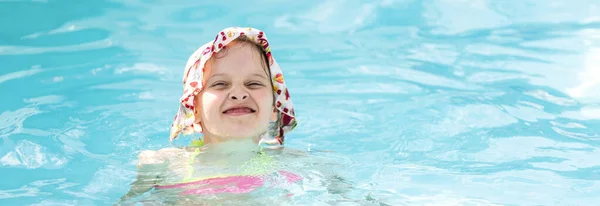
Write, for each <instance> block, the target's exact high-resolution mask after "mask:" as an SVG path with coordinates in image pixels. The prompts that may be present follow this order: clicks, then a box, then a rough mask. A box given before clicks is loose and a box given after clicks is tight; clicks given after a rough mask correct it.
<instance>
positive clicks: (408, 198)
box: [0, 0, 600, 205]
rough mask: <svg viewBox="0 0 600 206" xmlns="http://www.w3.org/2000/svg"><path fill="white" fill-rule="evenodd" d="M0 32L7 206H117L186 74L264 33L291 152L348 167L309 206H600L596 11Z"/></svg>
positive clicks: (85, 8) (136, 0)
mask: <svg viewBox="0 0 600 206" xmlns="http://www.w3.org/2000/svg"><path fill="white" fill-rule="evenodd" d="M0 17H2V18H0V26H1V27H0V28H1V29H0V97H2V98H1V101H0V142H1V144H0V176H2V180H1V181H0V201H1V202H2V205H112V204H114V203H116V202H117V201H118V198H120V197H121V196H122V195H123V194H124V193H126V192H127V190H128V189H129V183H131V182H132V181H133V180H134V178H135V164H136V161H137V159H136V156H137V154H138V153H139V151H141V150H146V149H159V148H163V147H167V146H169V141H168V132H169V126H170V124H171V120H172V118H173V115H174V114H175V111H176V109H177V99H178V98H179V95H180V92H181V91H180V88H181V87H180V81H181V75H182V72H183V66H185V62H186V61H187V58H188V57H189V55H190V54H191V53H192V52H193V51H194V50H195V49H196V48H197V47H198V46H200V45H201V44H203V43H205V42H206V41H208V40H210V39H212V38H214V35H215V34H216V32H218V31H220V30H221V29H222V28H225V27H229V26H250V27H255V28H259V29H262V30H264V31H266V32H267V34H268V35H269V38H270V40H271V45H272V47H273V53H274V55H275V57H276V58H277V59H278V61H279V62H280V65H281V66H282V69H283V70H284V73H285V75H286V82H287V84H288V86H289V87H290V94H291V95H292V98H294V104H295V105H296V107H297V109H296V114H297V115H298V117H297V118H298V121H299V125H298V127H297V128H296V129H295V130H294V131H293V132H292V133H290V134H289V136H287V137H286V142H287V143H286V145H287V147H290V148H294V149H298V150H304V151H307V150H311V151H320V150H330V151H331V152H314V153H310V154H311V155H315V156H321V157H322V158H324V159H333V160H336V161H337V163H339V164H340V165H342V166H343V168H345V169H341V170H340V171H339V173H338V175H339V177H340V178H343V179H344V184H347V185H345V186H340V187H344V188H346V189H347V190H346V191H345V195H339V194H330V193H328V192H327V191H325V192H323V190H322V188H319V187H318V185H319V184H309V183H306V184H307V185H310V187H309V186H305V187H303V190H304V192H303V193H301V194H298V195H297V197H295V198H297V199H298V201H299V202H297V203H298V204H300V203H302V204H304V203H314V204H339V203H349V204H357V205H364V204H369V203H371V204H386V205H595V204H596V203H598V202H600V158H599V157H600V150H599V149H600V148H599V147H600V63H599V59H600V3H598V2H597V1H593V0H575V1H572V0H571V1H566V0H561V1H548V2H546V1H535V0H506V1H492V0H459V1H457V0H437V1H433V0H422V1H417V0H381V1H366V0H365V1H352V0H347V1H343V0H332V1H312V0H311V1H268V0H259V1H252V2H246V1H234V3H216V2H213V3H202V2H200V1H177V2H169V1H140V0H131V1H101V0H98V1H85V2H83V1H74V0H62V1H53V0H36V1H0ZM188 140H189V139H188ZM180 142H185V140H181V141H180ZM315 185H317V186H315ZM338 186H339V185H338ZM315 191H321V192H315ZM344 197H345V198H348V199H344ZM336 202H337V203H336ZM292 204H293V201H292Z"/></svg>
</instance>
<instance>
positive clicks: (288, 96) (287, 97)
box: [285, 88, 290, 100]
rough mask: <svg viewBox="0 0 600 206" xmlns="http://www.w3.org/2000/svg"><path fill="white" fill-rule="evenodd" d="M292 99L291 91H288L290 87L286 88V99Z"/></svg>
mask: <svg viewBox="0 0 600 206" xmlns="http://www.w3.org/2000/svg"><path fill="white" fill-rule="evenodd" d="M288 99H290V93H289V92H288V89H287V88H285V100H288Z"/></svg>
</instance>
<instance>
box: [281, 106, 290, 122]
mask: <svg viewBox="0 0 600 206" xmlns="http://www.w3.org/2000/svg"><path fill="white" fill-rule="evenodd" d="M284 110H285V109H284ZM291 121H292V117H290V116H288V115H283V121H282V123H283V125H288V124H290V122H291Z"/></svg>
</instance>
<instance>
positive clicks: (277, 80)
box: [275, 73, 283, 84]
mask: <svg viewBox="0 0 600 206" xmlns="http://www.w3.org/2000/svg"><path fill="white" fill-rule="evenodd" d="M275 81H276V82H278V83H279V84H283V74H281V73H279V74H277V75H275Z"/></svg>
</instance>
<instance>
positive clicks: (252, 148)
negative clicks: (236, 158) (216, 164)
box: [204, 135, 260, 153]
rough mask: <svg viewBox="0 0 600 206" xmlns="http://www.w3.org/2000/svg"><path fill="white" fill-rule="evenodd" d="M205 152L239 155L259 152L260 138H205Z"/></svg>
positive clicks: (207, 136) (208, 136)
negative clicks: (240, 153)
mask: <svg viewBox="0 0 600 206" xmlns="http://www.w3.org/2000/svg"><path fill="white" fill-rule="evenodd" d="M204 145H205V149H206V150H205V151H206V152H208V153H238V152H258V151H259V149H260V148H259V139H258V138H252V137H249V138H243V139H228V140H226V139H223V138H218V137H217V138H215V137H213V136H211V135H205V136H204Z"/></svg>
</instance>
